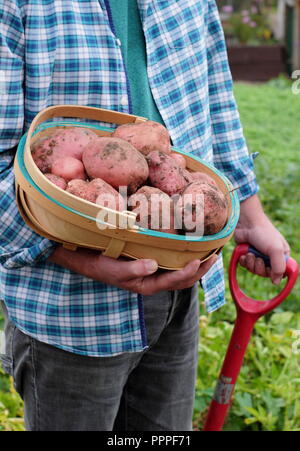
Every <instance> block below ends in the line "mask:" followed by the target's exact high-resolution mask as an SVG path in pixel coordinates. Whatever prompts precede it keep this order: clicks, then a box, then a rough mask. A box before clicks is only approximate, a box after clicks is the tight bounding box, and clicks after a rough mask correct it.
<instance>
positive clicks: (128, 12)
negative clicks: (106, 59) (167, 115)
mask: <svg viewBox="0 0 300 451" xmlns="http://www.w3.org/2000/svg"><path fill="white" fill-rule="evenodd" d="M109 5H110V8H111V13H112V19H113V25H114V28H115V29H114V32H115V33H116V36H117V38H118V39H120V41H121V50H122V54H123V59H124V62H125V66H126V70H127V76H128V81H129V89H130V94H131V100H132V113H133V114H135V115H137V116H144V117H147V118H148V119H151V120H153V121H157V122H160V123H161V124H163V123H164V122H163V119H162V117H161V115H160V113H159V111H158V109H157V107H156V104H155V102H154V99H153V96H152V93H151V89H150V86H149V81H148V76H147V55H146V43H145V37H144V33H143V28H142V23H141V18H140V15H139V10H138V6H137V2H136V0H109Z"/></svg>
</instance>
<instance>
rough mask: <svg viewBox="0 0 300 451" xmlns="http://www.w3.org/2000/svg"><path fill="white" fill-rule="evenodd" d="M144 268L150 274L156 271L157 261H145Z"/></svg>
mask: <svg viewBox="0 0 300 451" xmlns="http://www.w3.org/2000/svg"><path fill="white" fill-rule="evenodd" d="M146 269H147V271H148V273H149V274H151V273H153V272H155V271H157V269H158V264H157V262H156V261H155V260H148V261H147V262H146Z"/></svg>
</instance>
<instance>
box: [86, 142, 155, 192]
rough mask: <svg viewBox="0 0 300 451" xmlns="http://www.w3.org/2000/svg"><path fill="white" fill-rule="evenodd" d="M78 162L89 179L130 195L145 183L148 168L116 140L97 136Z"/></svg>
mask: <svg viewBox="0 0 300 451" xmlns="http://www.w3.org/2000/svg"><path fill="white" fill-rule="evenodd" d="M82 161H83V164H84V166H85V169H86V172H87V174H88V176H89V177H90V178H91V179H95V178H101V179H102V180H105V181H106V182H107V183H109V184H110V185H111V186H112V187H114V188H116V189H117V188H119V187H121V186H122V187H127V188H128V192H129V194H132V193H134V192H135V191H136V190H137V189H138V188H139V187H140V186H141V185H143V184H144V183H145V181H146V180H147V178H148V175H149V169H148V165H147V161H146V159H145V157H144V156H143V155H142V154H141V153H140V152H139V151H138V150H136V149H135V148H134V147H133V146H132V145H131V144H129V143H128V142H126V141H124V140H123V139H119V138H112V137H99V138H97V140H95V141H93V143H92V144H91V145H90V146H89V147H88V148H87V149H86V150H85V151H84V153H83V156H82Z"/></svg>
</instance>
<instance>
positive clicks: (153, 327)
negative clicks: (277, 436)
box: [0, 0, 289, 431]
mask: <svg viewBox="0 0 300 451" xmlns="http://www.w3.org/2000/svg"><path fill="white" fill-rule="evenodd" d="M0 12H1V15H0V22H1V23H0V25H1V28H0V30H1V31H0V39H1V41H0V44H1V47H0V52H1V53H0V71H1V72H0V73H1V76H2V86H1V102H0V103H1V106H0V113H1V114H0V118H1V126H0V151H1V154H0V155H1V159H0V164H1V178H0V192H1V201H0V213H1V218H2V223H1V225H0V228H1V248H0V252H1V253H0V263H1V270H0V284H1V296H2V297H3V300H4V302H5V307H4V310H5V311H6V317H7V325H6V339H7V346H6V349H7V352H6V355H5V356H4V358H3V362H4V364H5V367H6V369H7V371H9V372H10V373H11V374H13V376H14V380H15V385H16V388H17V390H18V391H19V393H20V394H21V396H22V397H23V399H24V401H25V422H26V427H27V429H28V430H34V431H37V430H42V431H46V430H73V431H74V430H75V431H76V430H83V431H85V430H113V429H115V430H120V429H121V430H122V429H123V430H124V429H125V430H143V431H144V430H190V429H191V418H192V411H193V399H194V386H195V377H196V367H197V343H198V313H197V307H198V302H197V289H198V288H197V284H196V283H197V281H199V280H200V279H201V283H202V287H203V289H204V291H205V299H206V305H207V310H208V311H209V312H212V311H213V310H216V309H217V308H219V307H221V306H222V305H223V304H224V281H223V272H222V261H221V259H218V261H217V262H216V261H215V260H213V259H211V261H209V262H207V263H203V264H200V261H198V260H197V261H194V262H191V263H190V264H188V265H187V266H186V267H185V268H184V269H183V270H182V271H177V272H161V271H158V270H157V264H156V262H154V261H152V260H139V261H131V262H128V261H122V260H120V261H115V260H112V259H110V258H107V257H105V256H102V255H100V254H99V253H95V252H92V251H88V250H84V249H83V250H79V251H77V252H75V253H73V252H70V251H67V250H65V249H63V248H61V247H60V246H57V245H55V243H53V242H50V241H48V240H46V239H43V238H41V237H39V236H38V235H36V234H35V233H33V232H32V231H31V230H30V229H28V227H26V226H25V224H24V223H23V221H22V220H21V218H20V216H19V214H18V210H17V206H16V203H15V200H14V188H13V184H14V178H13V172H12V161H13V156H14V154H15V147H16V146H17V144H18V142H19V140H20V137H21V136H22V134H23V133H24V131H25V130H26V129H27V128H28V126H29V124H30V122H31V121H32V119H33V117H34V116H35V115H36V114H37V113H38V112H39V111H40V110H42V109H43V108H45V107H47V106H49V105H53V104H66V103H68V104H81V105H91V106H98V107H102V108H108V109H114V110H118V111H121V112H129V113H133V114H137V115H142V116H146V117H149V118H150V119H153V120H157V121H160V122H162V123H164V124H165V125H166V127H167V128H168V130H169V132H170V134H171V137H172V141H173V144H174V146H176V147H179V148H183V149H185V150H186V151H190V152H191V153H193V154H195V155H199V156H201V157H202V158H204V159H206V160H207V161H209V162H211V163H214V164H215V166H216V167H218V168H219V169H220V170H221V171H223V172H224V173H225V174H226V175H227V176H228V177H229V178H230V179H231V181H232V183H233V184H234V185H235V186H236V187H239V190H238V193H239V197H240V200H241V202H242V204H241V218H240V221H239V225H238V227H237V231H236V240H237V241H238V242H242V241H243V242H245V241H246V242H249V243H251V244H252V245H254V246H255V247H257V248H258V249H259V250H260V251H261V252H263V253H265V254H267V255H269V256H270V258H271V262H272V272H271V274H270V276H271V278H272V281H273V282H274V283H279V281H280V279H281V278H282V276H283V273H284V270H285V260H284V253H288V251H289V249H288V245H287V243H286V241H285V240H284V238H283V237H282V236H281V235H280V234H279V232H278V231H277V230H276V229H275V228H274V227H273V225H272V224H271V223H270V221H269V220H268V219H267V218H266V216H265V215H264V213H263V210H262V207H261V205H260V202H259V200H258V197H257V191H258V187H257V184H256V180H255V175H254V172H253V163H252V158H251V157H250V156H249V155H248V151H247V148H246V144H245V140H244V137H243V133H242V129H241V125H240V121H239V116H238V112H237V109H236V104H235V101H234V98H233V93H232V82H231V76H230V71H229V68H228V62H227V56H226V50H225V43H224V37H223V34H222V29H221V25H220V21H219V17H218V13H217V8H216V5H215V1H214V0H202V1H200V0H199V1H196V0H170V1H149V0H137V1H136V0H128V1H127V0H122V2H120V1H116V0H114V1H108V0H89V1H82V0H77V1H74V0H72V1H71V0H63V1H62V0H52V1H51V0H50V1H49V0H39V1H36V0H7V1H6V2H5V3H4V5H1V7H0ZM213 264H214V265H213ZM241 264H242V265H243V266H245V267H247V268H248V269H249V270H250V271H252V272H255V273H257V274H260V275H261V276H266V275H268V274H267V270H266V268H265V267H264V264H263V261H262V260H260V259H255V258H254V257H253V256H252V255H247V256H246V257H245V258H244V259H243V260H242V261H241ZM8 317H9V320H8Z"/></svg>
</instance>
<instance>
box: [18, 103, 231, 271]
mask: <svg viewBox="0 0 300 451" xmlns="http://www.w3.org/2000/svg"><path fill="white" fill-rule="evenodd" d="M54 118H64V119H63V120H61V119H58V120H56V121H53V119H54ZM65 118H73V120H71V119H68V120H66V119H65ZM74 119H76V120H74ZM78 119H84V120H85V121H83V122H79V121H78ZM50 120H52V121H50ZM86 120H92V121H98V122H105V123H108V124H110V128H107V127H103V126H102V125H99V124H97V123H96V122H90V123H87V122H86ZM145 120H147V119H145V118H141V117H137V116H133V115H128V114H123V113H119V112H115V111H110V110H104V109H99V108H91V107H84V106H75V105H59V106H53V107H49V108H47V109H45V110H43V111H42V112H41V113H39V114H38V115H37V116H36V117H35V119H34V120H33V122H32V124H31V127H30V129H29V131H28V133H27V134H26V135H24V136H23V138H22V139H21V141H20V144H19V146H18V151H17V155H16V158H15V163H14V172H15V178H16V199H17V203H18V206H19V210H20V213H21V215H22V217H23V219H24V221H25V222H26V224H27V225H28V226H29V227H31V228H32V229H33V230H34V231H35V232H36V233H38V234H39V235H41V236H43V237H46V238H48V239H50V240H53V241H56V242H58V243H61V244H62V245H63V246H64V247H65V248H66V249H70V250H74V251H75V250H76V249H77V248H78V247H83V248H89V249H94V250H99V251H101V252H102V253H103V254H104V255H106V256H108V257H112V258H118V257H120V256H125V257H129V258H133V259H140V258H151V259H155V260H156V261H157V262H158V265H159V266H160V267H161V268H164V269H170V270H175V269H181V268H183V267H184V266H185V265H186V264H187V263H188V262H190V261H191V260H194V259H201V261H205V260H207V259H208V258H210V257H211V256H212V255H214V254H215V253H218V252H220V250H221V249H222V248H223V246H224V245H225V244H226V242H228V241H229V239H230V238H231V236H232V235H233V232H234V229H235V227H236V224H237V221H238V218H239V211H240V210H239V201H238V197H237V194H236V192H232V185H231V183H230V182H229V181H228V179H227V178H226V177H225V176H224V175H223V174H221V173H220V172H219V171H218V170H216V169H215V168H214V167H213V166H211V165H209V164H207V163H205V162H204V161H202V160H200V159H198V158H196V157H194V156H192V155H189V154H186V153H184V152H182V151H180V150H178V149H175V148H173V149H172V150H173V152H178V153H180V154H181V155H183V156H184V157H185V159H186V162H187V168H188V169H190V170H192V171H201V172H205V173H207V174H208V175H210V176H211V177H213V178H214V180H215V181H216V183H217V184H218V186H219V188H220V189H221V190H222V191H223V192H224V193H226V194H227V195H228V196H229V199H230V207H229V216H228V222H227V224H226V226H225V227H224V229H223V230H222V231H221V232H220V233H218V234H216V235H211V236H204V237H195V236H183V235H173V234H167V233H162V232H157V231H153V230H148V229H143V228H141V227H138V226H137V225H136V224H135V220H136V215H135V214H134V213H132V212H130V211H125V212H118V211H114V210H110V209H108V208H104V207H101V206H99V205H96V204H93V203H91V202H88V201H86V200H83V199H80V198H78V197H76V196H74V195H72V194H70V193H67V192H66V191H64V190H62V189H60V188H58V187H57V186H56V185H54V184H53V183H51V182H50V181H49V180H48V179H47V178H46V177H45V176H44V175H43V174H42V172H41V171H40V170H39V169H38V167H37V166H36V164H35V163H34V161H33V158H32V155H31V146H32V144H33V143H34V142H35V141H36V140H37V139H40V138H41V137H43V136H50V135H51V134H53V133H54V132H55V131H57V128H59V127H64V128H66V127H69V128H70V127H76V126H77V127H85V128H88V129H91V130H92V131H93V132H95V133H96V134H98V135H99V136H109V135H110V134H111V133H112V131H113V128H112V124H114V125H115V124H117V125H120V124H125V123H130V122H141V121H145ZM99 213H100V214H101V218H102V221H100V223H101V224H102V226H103V225H104V224H107V227H106V228H103V227H102V228H101V229H100V228H99ZM97 218H98V219H97ZM103 218H104V219H103ZM107 218H109V222H107ZM112 218H113V224H117V225H118V227H117V226H113V225H111V223H112V221H111V219H112Z"/></svg>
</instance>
